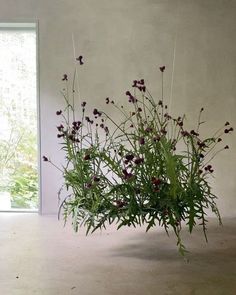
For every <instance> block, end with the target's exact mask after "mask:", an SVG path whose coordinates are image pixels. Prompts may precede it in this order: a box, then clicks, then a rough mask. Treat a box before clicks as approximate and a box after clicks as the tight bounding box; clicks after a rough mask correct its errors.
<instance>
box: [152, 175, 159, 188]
mask: <svg viewBox="0 0 236 295" xmlns="http://www.w3.org/2000/svg"><path fill="white" fill-rule="evenodd" d="M151 180H152V183H153V184H154V185H156V186H158V185H160V184H161V180H160V179H159V178H157V177H152V179H151Z"/></svg>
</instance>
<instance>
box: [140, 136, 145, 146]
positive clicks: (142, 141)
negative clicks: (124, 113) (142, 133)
mask: <svg viewBox="0 0 236 295" xmlns="http://www.w3.org/2000/svg"><path fill="white" fill-rule="evenodd" d="M139 144H141V145H143V144H145V139H144V137H141V138H139Z"/></svg>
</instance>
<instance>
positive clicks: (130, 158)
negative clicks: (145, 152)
mask: <svg viewBox="0 0 236 295" xmlns="http://www.w3.org/2000/svg"><path fill="white" fill-rule="evenodd" d="M125 158H126V160H128V161H132V160H133V158H134V155H132V154H128V155H126V156H125Z"/></svg>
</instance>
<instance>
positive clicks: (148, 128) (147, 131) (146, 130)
mask: <svg viewBox="0 0 236 295" xmlns="http://www.w3.org/2000/svg"><path fill="white" fill-rule="evenodd" d="M152 130H153V129H152V128H151V127H147V128H146V129H145V130H144V131H145V132H146V133H149V132H152Z"/></svg>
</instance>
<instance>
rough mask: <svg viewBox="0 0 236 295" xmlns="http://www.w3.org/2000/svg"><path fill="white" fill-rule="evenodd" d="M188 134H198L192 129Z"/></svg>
mask: <svg viewBox="0 0 236 295" xmlns="http://www.w3.org/2000/svg"><path fill="white" fill-rule="evenodd" d="M190 134H192V135H194V136H198V135H199V134H198V133H197V132H195V131H194V130H191V131H190Z"/></svg>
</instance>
